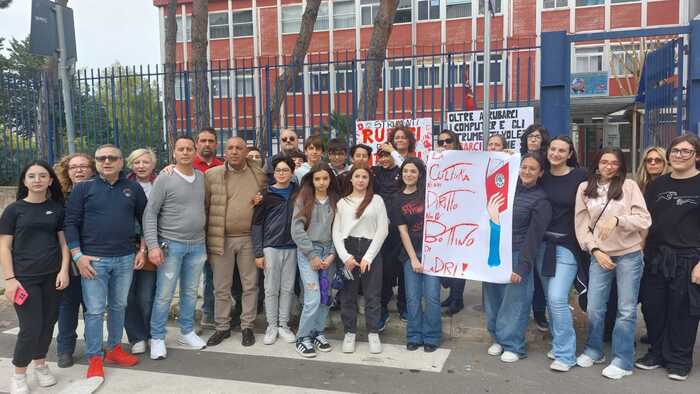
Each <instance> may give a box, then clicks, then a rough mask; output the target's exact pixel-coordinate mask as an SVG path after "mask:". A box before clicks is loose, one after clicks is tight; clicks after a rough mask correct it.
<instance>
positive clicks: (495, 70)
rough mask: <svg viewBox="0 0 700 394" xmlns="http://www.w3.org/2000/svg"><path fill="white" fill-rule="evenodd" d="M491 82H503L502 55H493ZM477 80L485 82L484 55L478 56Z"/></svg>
mask: <svg viewBox="0 0 700 394" xmlns="http://www.w3.org/2000/svg"><path fill="white" fill-rule="evenodd" d="M490 72H491V74H490V77H491V78H490V79H491V83H493V82H501V55H494V54H492V55H491V68H490ZM476 82H477V83H484V56H483V55H477V57H476Z"/></svg>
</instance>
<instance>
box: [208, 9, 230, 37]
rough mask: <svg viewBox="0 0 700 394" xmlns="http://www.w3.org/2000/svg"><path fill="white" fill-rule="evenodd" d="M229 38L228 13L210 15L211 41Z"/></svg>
mask: <svg viewBox="0 0 700 394" xmlns="http://www.w3.org/2000/svg"><path fill="white" fill-rule="evenodd" d="M217 38H228V12H217V13H213V14H209V39H211V40H215V39H217Z"/></svg>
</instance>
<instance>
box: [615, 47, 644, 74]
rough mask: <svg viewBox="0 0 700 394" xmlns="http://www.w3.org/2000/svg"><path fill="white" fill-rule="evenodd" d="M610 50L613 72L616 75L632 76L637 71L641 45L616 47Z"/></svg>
mask: <svg viewBox="0 0 700 394" xmlns="http://www.w3.org/2000/svg"><path fill="white" fill-rule="evenodd" d="M610 50H611V52H612V59H610V63H611V66H612V70H611V71H612V73H613V74H614V75H630V74H633V73H634V72H635V71H636V69H637V68H638V66H636V62H637V59H636V57H637V56H639V45H614V46H611V48H610Z"/></svg>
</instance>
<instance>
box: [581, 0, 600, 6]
mask: <svg viewBox="0 0 700 394" xmlns="http://www.w3.org/2000/svg"><path fill="white" fill-rule="evenodd" d="M601 4H605V0H576V7H585V6H589V5H601Z"/></svg>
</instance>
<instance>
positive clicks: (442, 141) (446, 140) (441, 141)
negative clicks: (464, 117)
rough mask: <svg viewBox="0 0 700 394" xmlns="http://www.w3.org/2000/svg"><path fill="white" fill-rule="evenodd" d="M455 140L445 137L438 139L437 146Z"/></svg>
mask: <svg viewBox="0 0 700 394" xmlns="http://www.w3.org/2000/svg"><path fill="white" fill-rule="evenodd" d="M453 142H455V140H453V139H452V138H445V139H444V140H438V146H443V145H445V144H451V143H453Z"/></svg>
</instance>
